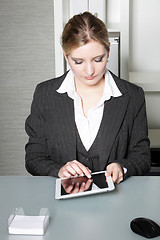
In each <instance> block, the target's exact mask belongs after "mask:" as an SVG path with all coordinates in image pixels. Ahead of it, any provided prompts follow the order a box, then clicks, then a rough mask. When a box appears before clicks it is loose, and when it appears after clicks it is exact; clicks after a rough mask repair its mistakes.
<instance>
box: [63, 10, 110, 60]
mask: <svg viewBox="0 0 160 240" xmlns="http://www.w3.org/2000/svg"><path fill="white" fill-rule="evenodd" d="M61 40H62V41H61V44H62V47H63V49H64V51H65V54H66V55H69V54H70V53H71V51H72V50H74V49H76V48H77V47H80V46H83V45H85V44H87V43H88V42H90V41H92V40H94V41H98V42H99V43H101V44H102V45H104V47H105V48H106V50H107V51H108V52H109V48H110V42H109V35H108V30H107V28H106V26H105V24H104V23H103V22H102V21H101V20H100V19H99V18H97V17H95V16H94V15H93V14H91V13H90V12H84V13H81V14H78V15H75V16H73V17H72V18H71V19H70V20H69V21H68V23H67V24H66V25H65V27H64V30H63V33H62V39H61Z"/></svg>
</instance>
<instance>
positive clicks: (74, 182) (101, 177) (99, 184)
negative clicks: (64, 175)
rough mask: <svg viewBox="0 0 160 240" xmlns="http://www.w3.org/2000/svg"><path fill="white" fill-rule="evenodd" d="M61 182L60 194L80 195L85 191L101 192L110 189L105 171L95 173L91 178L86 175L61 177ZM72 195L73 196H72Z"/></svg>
mask: <svg viewBox="0 0 160 240" xmlns="http://www.w3.org/2000/svg"><path fill="white" fill-rule="evenodd" d="M59 182H60V186H59V187H60V189H59V190H60V196H61V197H63V196H64V197H67V196H66V195H75V194H76V195H77V194H78V195H80V194H83V193H84V192H85V193H86V192H88V193H90V192H97V193H98V192H99V191H103V190H106V189H109V185H108V182H106V177H105V172H104V171H103V172H99V173H93V174H92V177H91V178H87V177H86V176H77V177H72V178H68V179H61V180H59ZM68 197H69V196H68ZM70 197H71V196H70Z"/></svg>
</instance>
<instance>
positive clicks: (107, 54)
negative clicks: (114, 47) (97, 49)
mask: <svg viewBox="0 0 160 240" xmlns="http://www.w3.org/2000/svg"><path fill="white" fill-rule="evenodd" d="M109 53H110V48H109V51H107V55H108V57H107V58H109Z"/></svg>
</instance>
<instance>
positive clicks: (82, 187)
mask: <svg viewBox="0 0 160 240" xmlns="http://www.w3.org/2000/svg"><path fill="white" fill-rule="evenodd" d="M85 185H86V183H85V182H82V184H81V186H80V189H79V192H84V191H85Z"/></svg>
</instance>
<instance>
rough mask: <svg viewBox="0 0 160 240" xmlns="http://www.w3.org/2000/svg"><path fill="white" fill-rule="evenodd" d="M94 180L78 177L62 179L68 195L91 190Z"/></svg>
mask: <svg viewBox="0 0 160 240" xmlns="http://www.w3.org/2000/svg"><path fill="white" fill-rule="evenodd" d="M92 181H93V179H91V178H87V177H85V176H84V177H77V178H74V177H73V178H69V179H62V186H63V188H64V190H65V191H66V193H69V194H71V193H79V192H85V191H86V190H88V189H89V187H90V185H91V183H92Z"/></svg>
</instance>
